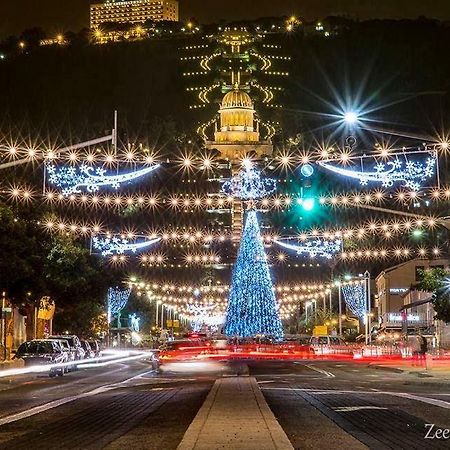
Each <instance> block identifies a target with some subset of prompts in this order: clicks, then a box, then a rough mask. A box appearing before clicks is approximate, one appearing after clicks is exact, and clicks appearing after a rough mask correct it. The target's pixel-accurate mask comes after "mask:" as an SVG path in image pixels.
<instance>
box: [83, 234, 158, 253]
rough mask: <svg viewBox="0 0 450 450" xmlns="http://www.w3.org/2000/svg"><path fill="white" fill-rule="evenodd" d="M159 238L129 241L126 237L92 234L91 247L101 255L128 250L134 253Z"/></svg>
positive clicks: (152, 243) (126, 251)
mask: <svg viewBox="0 0 450 450" xmlns="http://www.w3.org/2000/svg"><path fill="white" fill-rule="evenodd" d="M160 240H161V238H156V239H151V240H145V241H142V242H130V241H129V240H128V239H125V238H122V237H119V236H113V237H110V236H107V237H99V236H94V237H93V238H92V248H93V249H95V250H98V251H99V252H100V253H101V255H102V256H112V255H123V254H125V253H128V252H131V253H136V252H138V251H139V250H143V249H146V248H148V247H151V246H152V245H154V244H156V243H157V242H159V241H160Z"/></svg>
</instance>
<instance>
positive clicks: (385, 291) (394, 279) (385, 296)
mask: <svg viewBox="0 0 450 450" xmlns="http://www.w3.org/2000/svg"><path fill="white" fill-rule="evenodd" d="M434 268H442V269H445V270H448V271H450V261H449V260H448V259H432V260H427V259H413V260H411V261H407V262H405V263H402V264H398V265H396V266H393V267H390V268H389V269H386V270H384V271H383V272H381V273H380V275H378V277H377V278H376V306H377V310H378V318H379V321H380V329H381V330H389V329H391V330H395V329H398V330H401V329H402V328H405V323H406V326H407V327H408V328H409V327H411V328H418V327H419V328H421V327H424V328H427V327H429V326H430V324H431V323H430V322H432V321H430V315H429V314H430V313H429V312H427V311H422V310H421V311H420V314H419V313H417V311H411V310H410V311H409V312H408V311H407V308H405V305H409V304H412V303H414V302H416V301H419V300H421V301H424V300H427V299H426V298H424V297H423V296H426V297H430V294H429V293H428V294H427V293H420V294H421V295H422V297H420V296H419V293H418V291H414V290H413V289H411V288H412V287H413V286H414V284H415V283H417V282H418V281H419V274H420V270H426V269H434ZM424 304H425V303H424ZM426 307H430V305H428V306H426ZM426 307H425V306H424V307H422V309H423V308H426ZM404 331H406V330H404Z"/></svg>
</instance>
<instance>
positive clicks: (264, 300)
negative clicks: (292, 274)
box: [225, 210, 283, 339]
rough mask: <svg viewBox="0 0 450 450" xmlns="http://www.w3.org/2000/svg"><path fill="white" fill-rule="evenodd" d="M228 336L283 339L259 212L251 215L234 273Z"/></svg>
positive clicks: (252, 211)
mask: <svg viewBox="0 0 450 450" xmlns="http://www.w3.org/2000/svg"><path fill="white" fill-rule="evenodd" d="M225 334H226V335H227V336H230V337H233V336H237V337H254V336H256V335H258V334H264V335H269V336H274V337H276V338H279V339H281V338H282V337H283V327H282V324H281V320H280V317H279V315H278V311H277V304H276V299H275V293H274V290H273V284H272V280H271V277H270V272H269V265H268V263H267V257H266V254H265V251H264V245H263V242H262V239H261V233H260V230H259V224H258V218H257V216H256V211H254V210H251V211H249V213H248V215H247V220H246V223H245V228H244V233H243V235H242V240H241V245H240V248H239V254H238V257H237V261H236V264H235V266H234V269H233V278H232V281H231V289H230V298H229V301H228V311H227V319H226V323H225Z"/></svg>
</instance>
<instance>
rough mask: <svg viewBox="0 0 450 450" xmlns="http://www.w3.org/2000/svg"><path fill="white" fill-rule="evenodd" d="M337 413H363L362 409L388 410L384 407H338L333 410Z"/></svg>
mask: <svg viewBox="0 0 450 450" xmlns="http://www.w3.org/2000/svg"><path fill="white" fill-rule="evenodd" d="M333 409H334V410H335V411H336V412H353V411H361V410H362V409H384V410H386V409H388V408H384V407H382V406H370V405H369V406H337V407H335V408H333Z"/></svg>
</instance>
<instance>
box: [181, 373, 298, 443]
mask: <svg viewBox="0 0 450 450" xmlns="http://www.w3.org/2000/svg"><path fill="white" fill-rule="evenodd" d="M242 378H245V379H247V380H249V381H250V388H251V391H252V393H253V395H254V396H255V400H256V403H257V406H258V409H259V411H260V413H261V416H262V418H263V420H264V424H265V426H266V427H267V430H268V431H269V434H270V436H271V438H272V442H273V448H274V449H276V450H294V448H293V447H292V444H291V442H290V441H289V439H288V437H287V435H286V433H285V432H284V431H283V429H282V428H281V425H280V424H279V423H278V421H277V419H276V418H275V416H274V415H273V413H272V411H271V410H270V408H269V405H268V404H267V402H266V400H265V399H264V396H263V394H262V392H261V389H260V388H259V386H258V383H257V382H256V379H255V378H254V377H248V376H245V377H242ZM226 380H227V379H225V378H222V379H219V380H216V382H215V383H214V385H213V387H212V388H211V390H210V392H209V394H208V396H207V397H206V400H205V401H204V403H203V405H202V406H201V408H200V410H199V411H198V413H197V415H196V416H195V418H194V420H193V421H192V423H191V424H190V425H189V428H188V429H187V431H186V433H185V434H184V436H183V439H182V441H181V442H180V444H179V445H178V447H177V450H193V449H195V448H197V445H198V443H199V440H200V439H201V433H202V431H203V428H204V426H205V424H206V422H207V420H208V417H209V415H210V412H211V409H212V407H213V405H214V402H215V400H216V397H217V393H218V391H219V388H220V386H221V385H222V384H223V383H225V382H226ZM228 380H229V378H228ZM250 445H251V444H249V445H245V444H244V445H240V446H239V447H236V448H241V449H247V448H248V449H250V448H251V447H250ZM202 448H203V447H202ZM213 448H218V447H212V448H211V450H212V449H213Z"/></svg>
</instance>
